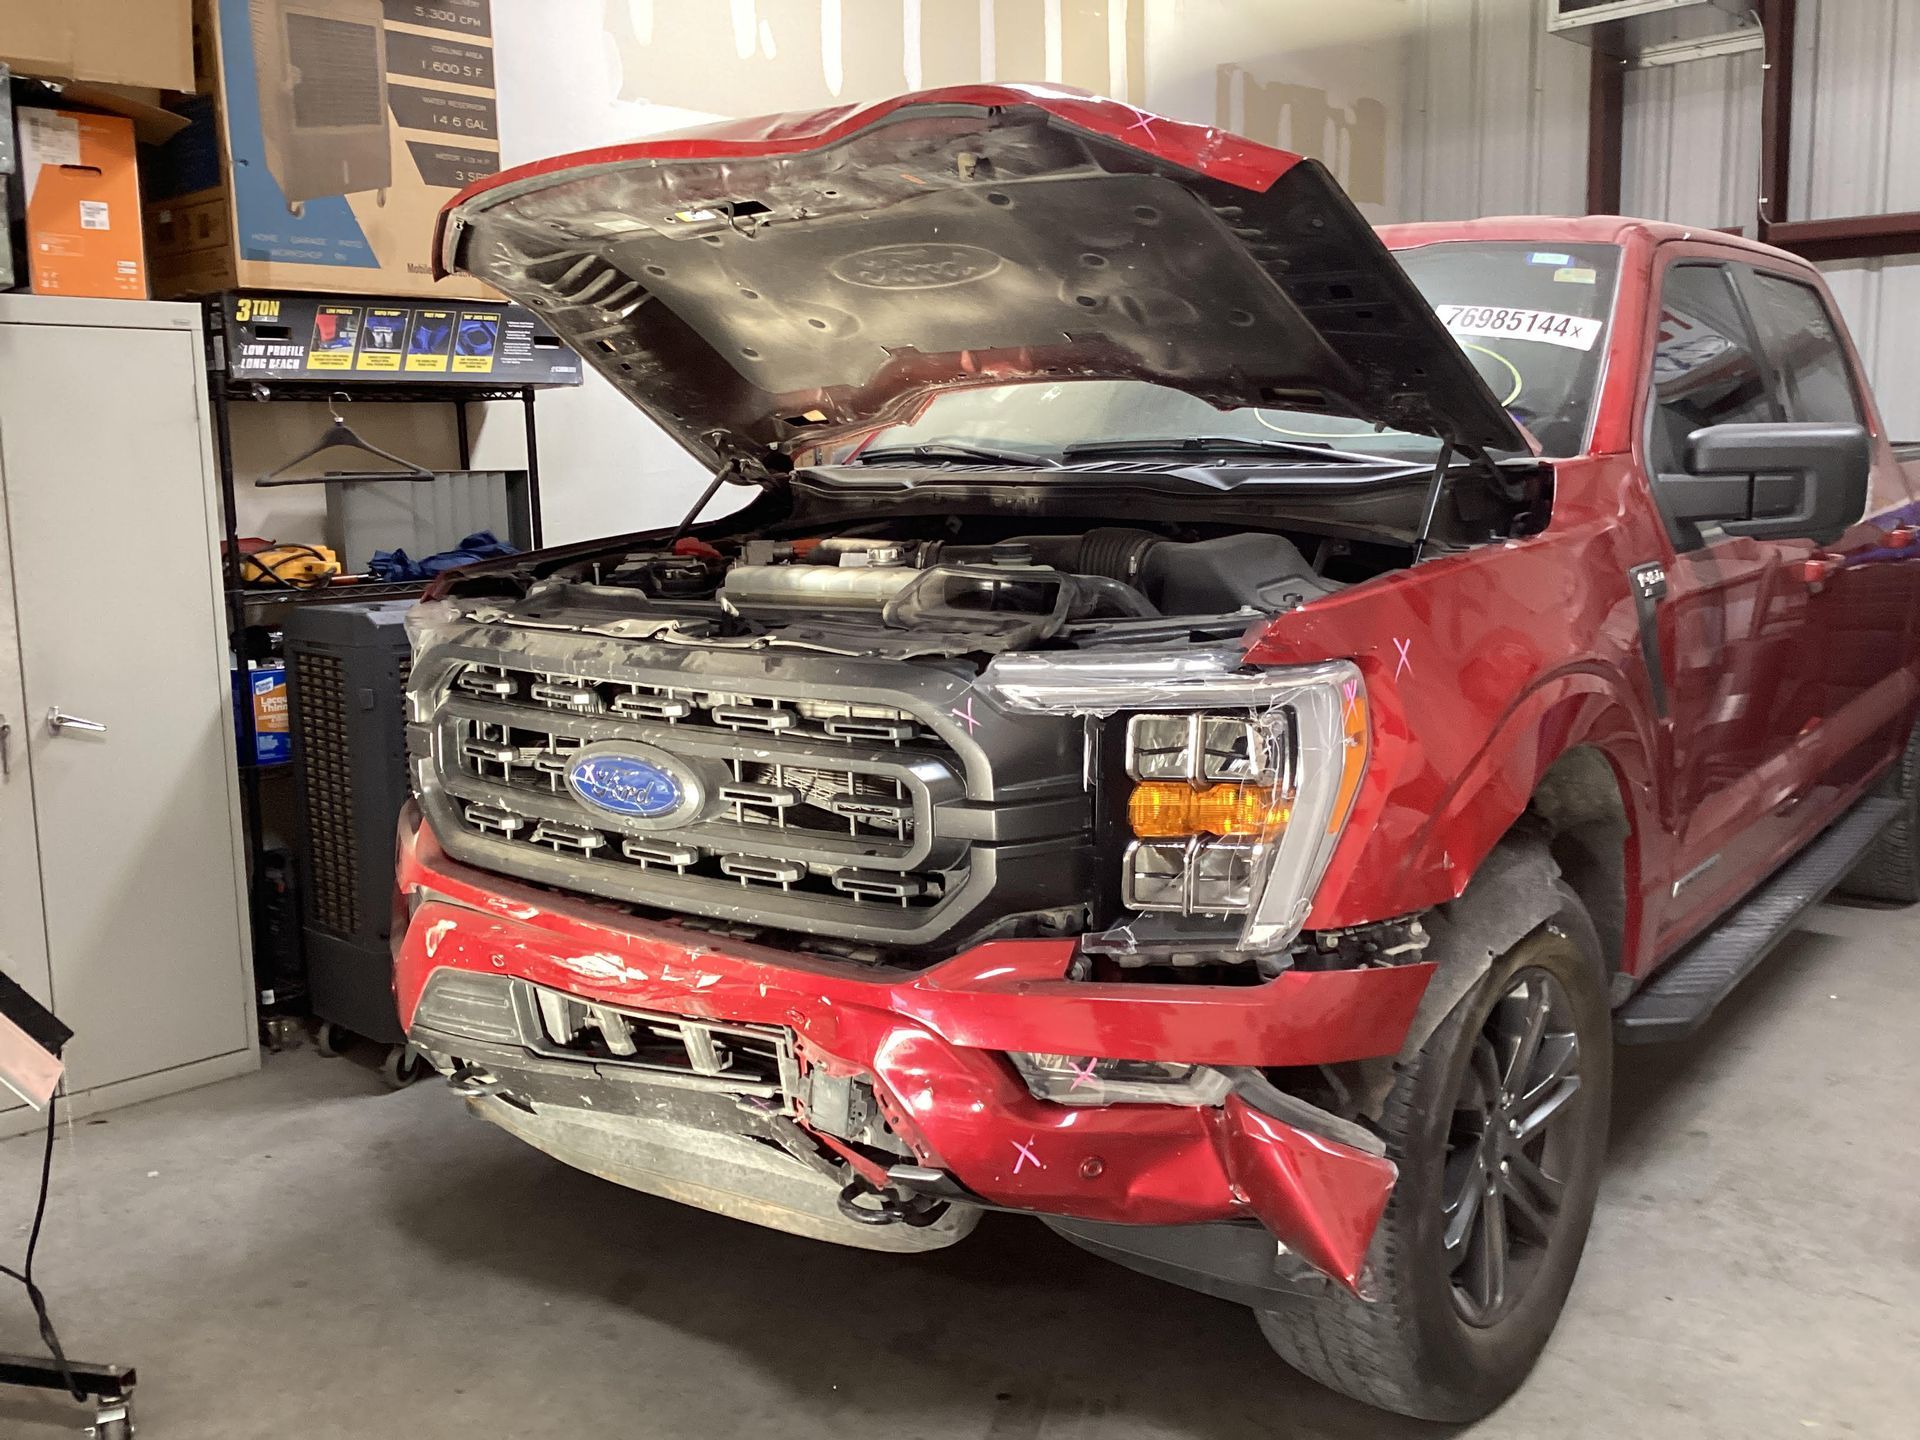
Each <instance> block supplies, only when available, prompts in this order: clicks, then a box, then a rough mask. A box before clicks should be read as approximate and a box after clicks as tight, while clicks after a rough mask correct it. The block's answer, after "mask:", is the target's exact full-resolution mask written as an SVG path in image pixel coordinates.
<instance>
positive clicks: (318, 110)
mask: <svg viewBox="0 0 1920 1440" xmlns="http://www.w3.org/2000/svg"><path fill="white" fill-rule="evenodd" d="M286 20H287V59H288V61H289V63H290V64H291V65H292V67H293V69H294V72H295V74H296V75H297V76H298V77H299V78H298V79H296V80H295V81H294V84H293V123H294V124H296V125H298V126H300V127H301V128H303V129H308V128H332V127H340V126H356V125H381V124H384V123H385V121H386V117H385V115H383V114H382V113H381V109H380V105H381V94H380V87H381V81H382V79H383V78H384V77H382V75H381V73H380V36H379V32H378V31H377V30H376V29H375V28H374V27H373V26H371V25H356V24H354V23H353V22H352V21H349V20H330V19H328V18H326V17H325V16H320V15H303V14H300V13H299V12H297V11H296V12H294V13H293V14H290V15H288V16H287V17H286Z"/></svg>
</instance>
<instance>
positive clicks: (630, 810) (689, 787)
mask: <svg viewBox="0 0 1920 1440" xmlns="http://www.w3.org/2000/svg"><path fill="white" fill-rule="evenodd" d="M566 773H567V788H568V789H569V790H571V791H573V793H574V794H575V795H577V796H579V797H580V799H581V800H582V801H584V802H585V803H586V804H588V805H591V806H593V807H594V808H595V809H596V810H604V811H606V812H607V813H608V814H609V815H619V816H623V817H625V818H627V819H629V820H666V819H669V818H677V817H681V816H685V815H689V814H690V812H692V811H693V810H695V809H697V808H698V806H699V804H700V784H699V781H698V779H697V778H696V777H694V776H693V775H691V774H689V773H687V772H686V771H685V770H684V769H682V768H681V767H680V766H678V765H676V764H675V763H674V761H673V759H672V757H671V756H669V755H667V754H666V753H665V752H664V751H660V750H655V749H654V748H653V747H652V746H650V745H649V746H639V745H633V746H618V747H601V746H591V747H588V748H587V749H584V750H582V751H580V753H579V754H577V755H575V756H574V757H573V759H572V760H570V761H568V762H567V772H566Z"/></svg>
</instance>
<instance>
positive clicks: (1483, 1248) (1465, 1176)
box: [1441, 969, 1586, 1327]
mask: <svg viewBox="0 0 1920 1440" xmlns="http://www.w3.org/2000/svg"><path fill="white" fill-rule="evenodd" d="M1580 1104H1581V1100H1580V1039H1579V1036H1578V1034H1577V1033H1576V1031H1575V1028H1574V1015H1573V1003H1572V1000H1571V998H1570V997H1569V996H1568V994H1567V991H1566V988H1565V986H1564V985H1562V984H1561V982H1560V981H1559V980H1557V979H1555V978H1554V977H1553V976H1552V975H1549V974H1548V973H1547V972H1546V971H1544V970H1539V969H1525V970H1521V971H1519V972H1517V973H1516V974H1515V975H1514V976H1513V977H1512V978H1511V979H1510V980H1509V981H1508V982H1507V988H1506V990H1505V992H1504V993H1503V994H1502V995H1501V996H1500V998H1499V999H1498V1000H1497V1001H1495V1002H1494V1005H1493V1008H1492V1009H1491V1010H1490V1011H1489V1012H1488V1014H1487V1018H1486V1020H1485V1021H1484V1022H1483V1023H1482V1025H1481V1027H1480V1033H1479V1034H1478V1035H1477V1036H1475V1038H1474V1043H1473V1052H1472V1055H1471V1057H1470V1058H1469V1060H1468V1063H1467V1067H1466V1070H1465V1072H1464V1074H1463V1075H1462V1076H1461V1079H1460V1086H1459V1090H1458V1092H1457V1093H1456V1094H1455V1096H1454V1101H1453V1115H1452V1122H1451V1125H1450V1128H1449V1131H1448V1136H1447V1159H1446V1168H1445V1180H1444V1183H1443V1186H1442V1202H1441V1216H1442V1220H1443V1230H1442V1246H1443V1248H1444V1251H1445V1255H1446V1264H1447V1269H1448V1274H1449V1277H1450V1280H1451V1285H1452V1291H1453V1303H1454V1308H1455V1309H1456V1311H1457V1312H1458V1313H1459V1315H1460V1317H1461V1318H1462V1319H1463V1320H1465V1321H1466V1322H1467V1323H1468V1324H1469V1325H1474V1326H1480V1327H1484V1326H1489V1325H1492V1324H1494V1323H1495V1322H1497V1321H1498V1320H1500V1319H1501V1318H1502V1317H1503V1316H1505V1315H1506V1314H1508V1313H1509V1312H1510V1311H1511V1310H1512V1309H1513V1307H1514V1306H1515V1305H1516V1304H1517V1303H1519V1300H1520V1298H1521V1296H1522V1295H1524V1294H1525V1292H1526V1288H1527V1285H1528V1283H1529V1282H1530V1281H1531V1280H1532V1278H1533V1277H1534V1275H1536V1274H1537V1273H1538V1272H1539V1270H1540V1268H1541V1266H1542V1264H1543V1262H1544V1261H1545V1259H1546V1256H1547V1252H1548V1250H1549V1249H1550V1247H1551V1246H1552V1245H1553V1244H1554V1241H1555V1237H1556V1231H1557V1229H1558V1227H1557V1226H1556V1224H1555V1221H1556V1220H1557V1218H1558V1216H1559V1214H1560V1209H1561V1205H1562V1202H1563V1199H1564V1196H1565V1191H1566V1181H1567V1178H1568V1176H1570V1175H1571V1174H1572V1173H1573V1169H1574V1166H1575V1164H1576V1163H1577V1162H1578V1159H1579V1153H1578V1152H1579V1150H1580V1148H1581V1147H1582V1146H1583V1145H1584V1144H1585V1143H1586V1141H1585V1140H1584V1138H1583V1135H1584V1130H1585V1128H1586V1127H1583V1126H1581V1125H1579V1124H1578V1123H1575V1121H1574V1117H1575V1115H1576V1114H1577V1112H1578V1110H1579V1108H1580Z"/></svg>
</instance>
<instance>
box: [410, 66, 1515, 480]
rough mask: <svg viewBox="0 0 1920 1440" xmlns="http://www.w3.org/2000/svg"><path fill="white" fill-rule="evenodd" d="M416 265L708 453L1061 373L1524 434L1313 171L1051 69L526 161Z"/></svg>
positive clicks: (1468, 443) (857, 423)
mask: <svg viewBox="0 0 1920 1440" xmlns="http://www.w3.org/2000/svg"><path fill="white" fill-rule="evenodd" d="M434 253H435V256H436V265H437V267H438V269H439V272H440V273H447V272H449V271H459V272H463V273H466V274H469V275H473V276H476V277H478V278H480V279H482V280H485V281H487V282H488V283H490V284H492V285H494V286H495V287H497V288H498V289H500V290H502V291H505V292H506V293H507V294H508V295H511V296H512V297H513V298H514V299H516V300H519V301H521V302H522V303H524V304H526V305H528V306H530V307H532V308H533V309H534V310H536V311H537V312H539V314H540V315H541V316H542V317H543V318H545V319H546V320H547V321H548V322H549V323H550V324H551V325H552V326H553V328H554V329H555V330H556V331H557V332H558V333H559V334H560V336H561V337H562V338H563V339H565V340H566V341H567V342H568V343H569V344H571V345H573V346H574V347H575V348H576V349H578V350H579V351H580V353H581V354H582V355H584V356H585V357H586V358H587V359H588V360H589V361H590V362H592V363H593V365H594V366H595V367H596V368H598V369H599V370H600V371H601V373H603V374H604V375H606V376H607V378H608V379H609V380H611V381H612V382H613V383H614V384H615V385H616V386H618V387H619V388H620V390H621V391H623V392H624V393H625V394H626V395H627V396H628V397H629V398H630V399H632V400H633V401H634V402H635V403H636V404H637V405H639V406H640V407H641V408H642V409H643V410H645V411H646V412H647V413H648V414H649V415H651V416H652V417H653V418H654V419H655V420H657V421H659V422H660V424H662V425H663V426H665V427H666V428H667V429H668V430H670V431H672V432H673V433H674V434H675V435H676V436H677V437H678V438H679V439H680V440H681V442H682V443H683V444H685V445H686V446H687V447H688V448H689V449H691V450H693V451H694V452H695V453H697V454H700V455H702V456H703V457H704V458H706V459H708V460H709V462H710V463H711V462H716V461H718V460H720V459H722V458H725V457H726V456H727V455H728V454H739V453H743V452H744V453H746V454H748V455H755V454H762V453H765V452H766V451H770V450H779V449H784V448H789V447H792V446H797V445H811V444H817V443H819V442H821V441H823V440H826V439H829V438H832V437H834V436H836V435H846V434H849V433H853V432H858V431H862V430H868V429H871V428H873V427H874V426H876V425H879V424H886V423H890V422H892V421H895V420H899V419H903V418H906V417H907V416H909V415H911V414H912V413H913V412H914V410H915V409H916V407H917V406H918V405H920V404H921V403H922V402H923V401H924V400H925V399H926V398H928V397H929V396H930V395H932V394H933V393H935V392H937V391H939V390H942V389H945V388H950V387H954V386H960V385H980V384H1001V383H1008V382H1016V381H1023V380H1039V379H1049V380H1059V379H1066V378H1080V379H1134V380H1146V381H1152V382H1154V383H1156V384H1161V385H1169V386H1174V387H1177V388H1179V389H1181V390H1185V391H1188V392H1190V393H1191V394H1193V395H1196V396H1198V397H1200V398H1201V399H1203V400H1206V401H1208V402H1209V403H1211V404H1214V405H1217V406H1220V407H1222V408H1232V407H1238V406H1274V407H1282V408H1291V409H1321V410H1325V411H1328V412H1333V413H1339V414H1344V415H1353V416H1358V417H1360V418H1362V419H1366V420H1373V421H1378V422H1381V423H1383V424H1386V425H1391V426H1395V427H1397V428H1399V429H1403V430H1413V431H1419V432H1423V433H1428V434H1433V435H1439V436H1443V437H1445V438H1447V439H1450V440H1452V441H1454V442H1455V443H1456V445H1458V446H1461V447H1462V448H1466V449H1480V448H1485V449H1505V450H1525V449H1526V448H1527V446H1526V442H1525V441H1524V440H1523V439H1522V438H1521V436H1520V433H1519V431H1518V430H1517V428H1516V427H1515V425H1514V423H1513V421H1512V420H1511V419H1510V418H1509V417H1508V416H1507V414H1506V412H1505V411H1504V410H1502V409H1501V407H1500V405H1499V403H1498V402H1497V401H1496V400H1495V399H1494V397H1493V395H1492V394H1491V393H1490V392H1489V391H1488V390H1487V387H1486V386H1485V384H1484V383H1483V382H1482V381H1481V379H1480V377H1479V376H1478V374H1477V373H1476V372H1475V371H1474V369H1473V366H1472V365H1471V364H1470V363H1469V362H1468V360H1467V358H1466V357H1465V355H1463V354H1462V353H1461V351H1460V348H1459V346H1458V345H1457V344H1456V343H1455V341H1454V340H1453V338H1452V337H1451V336H1450V335H1448V333H1447V331H1446V330H1445V328H1444V327H1443V326H1442V325H1441V323H1440V321H1439V320H1438V319H1437V318H1436V317H1435V316H1434V314H1433V311H1432V310H1431V309H1430V308H1429V307H1428V306H1427V303H1426V302H1425V301H1424V300H1423V299H1422V298H1421V296H1420V294H1419V292H1418V291H1417V290H1416V289H1415V288H1414V286H1413V284H1412V282H1411V281H1409V280H1408V279H1407V277H1406V275H1405V274H1404V273H1403V272H1402V271H1401V269H1400V267H1399V265H1398V264H1397V263H1395V261H1394V259H1393V257H1392V255H1391V254H1390V253H1389V252H1388V251H1387V249H1386V247H1385V246H1384V245H1382V244H1381V242H1380V240H1379V237H1378V236H1376V235H1375V234H1374V233H1373V230H1372V228H1371V227H1370V226H1369V225H1368V224H1367V222H1366V221H1365V220H1364V219H1363V218H1362V217H1361V215H1360V213H1359V212H1358V211H1357V210H1356V209H1355V208H1354V207H1353V205H1352V203H1351V202H1349V201H1348V199H1347V197H1346V196H1345V195H1344V194H1343V193H1342V192H1341V190H1340V187H1339V186H1338V185H1337V184H1335V182H1334V180H1333V178H1332V177H1331V176H1330V175H1329V174H1328V173H1327V171H1326V170H1325V169H1324V168H1323V167H1322V166H1320V165H1319V164H1317V163H1316V162H1314V161H1312V160H1306V159H1302V158H1301V157H1300V156H1298V155H1292V154H1289V153H1288V152H1286V151H1284V150H1275V149H1271V148H1269V147H1267V146H1264V145H1257V144H1255V143H1253V142H1252V141H1249V140H1245V139H1242V138H1240V137H1239V136H1236V135H1231V134H1227V133H1225V132H1223V131H1219V130H1213V129H1208V128H1205V127H1202V126H1197V125H1188V124H1183V123H1181V122H1179V121H1174V120H1167V119H1163V118H1161V117H1158V116H1154V115H1149V114H1146V113H1144V112H1142V111H1139V110H1135V109H1133V108H1132V107H1131V106H1127V105H1122V104H1120V103H1118V102H1116V101H1112V100H1104V99H1100V98H1097V97H1094V96H1090V95H1086V94H1083V93H1082V92H1079V91H1075V90H1069V89H1064V88H1061V87H1054V86H1047V87H1041V86H1012V85H978V86H965V87H956V88H952V89H946V90H934V91H928V92H924V93H921V94H917V95H908V96H903V97H900V98H898V99H894V100H888V101H884V102H881V103H879V104H875V105H866V106H847V107H842V108H840V109H836V110H824V111H820V112H817V113H814V114H804V115H781V116H771V117H766V118H762V119H758V120H744V121H739V122H729V123H726V124H723V125H716V126H711V127H707V128H705V129H701V130H695V131H687V132H683V133H681V134H678V135H674V136H667V137H660V138H655V139H651V140H647V141H644V142H641V143H638V144H633V145H625V146H619V147H616V148H612V149H605V150H593V151H588V152H585V153H583V154H579V155H571V156H566V157H562V158H559V159H553V160H544V161H539V162H537V163H535V164H531V165H524V166H521V167H520V168H518V169H515V170H508V171H505V172H503V173H501V174H499V175H495V176H491V177H489V178H488V179H486V180H484V181H482V182H481V183H479V184H477V185H475V186H473V187H471V188H470V189H468V190H467V191H465V192H464V193H462V194H461V195H459V196H458V197H457V198H455V199H454V201H453V202H452V203H451V204H449V205H448V206H447V208H446V210H445V211H444V212H443V214H442V215H441V219H440V230H439V233H438V235H437V237H436V242H435V250H434ZM1090 438H1096V437H1090Z"/></svg>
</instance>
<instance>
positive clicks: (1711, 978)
mask: <svg viewBox="0 0 1920 1440" xmlns="http://www.w3.org/2000/svg"><path fill="white" fill-rule="evenodd" d="M1900 806H1901V802H1900V801H1898V800H1895V799H1893V798H1891V797H1888V798H1879V797H1875V798H1872V799H1867V800H1862V801H1861V802H1860V803H1859V804H1858V805H1855V806H1854V807H1853V808H1852V809H1851V810H1849V811H1847V813H1846V814H1844V815H1842V816H1841V817H1840V818H1839V819H1838V820H1836V821H1835V822H1834V823H1833V824H1832V825H1830V826H1828V827H1827V829H1826V831H1825V833H1824V834H1822V835H1821V836H1820V838H1819V839H1818V840H1815V841H1814V842H1813V844H1811V845H1809V846H1808V847H1807V848H1806V849H1804V850H1802V851H1801V852H1800V853H1799V854H1798V855H1796V856H1794V857H1793V859H1791V860H1789V861H1788V862H1787V863H1786V864H1785V865H1783V866H1781V867H1780V868H1779V869H1778V870H1776V871H1774V872H1773V874H1772V875H1771V876H1770V877H1769V878H1768V879H1767V880H1766V882H1765V883H1764V884H1762V885H1761V886H1760V888H1759V889H1758V890H1755V891H1754V892H1753V893H1752V894H1751V895H1749V896H1748V897H1747V898H1746V899H1745V900H1744V901H1742V902H1741V903H1740V905H1739V906H1738V907H1736V908H1735V909H1733V910H1731V911H1729V912H1728V913H1727V914H1726V915H1725V916H1724V917H1723V918H1722V919H1721V920H1720V923H1719V924H1717V925H1716V926H1714V928H1713V929H1711V930H1709V931H1708V932H1707V933H1706V934H1705V935H1703V936H1701V937H1700V938H1699V939H1698V940H1696V941H1694V942H1693V944H1691V945H1690V946H1688V947H1687V948H1686V949H1685V950H1682V951H1681V952H1680V953H1679V955H1677V956H1675V957H1674V959H1673V960H1671V961H1669V962H1668V963H1667V964H1666V965H1663V966H1662V967H1661V968H1660V970H1659V972H1658V973H1657V974H1655V975H1654V977H1653V978H1652V979H1651V980H1649V981H1648V982H1647V983H1646V984H1645V985H1643V986H1641V987H1640V989H1639V990H1638V991H1637V992H1635V994H1634V996H1633V998H1632V999H1630V1000H1628V1001H1627V1003H1626V1004H1624V1005H1622V1006H1621V1007H1620V1008H1619V1009H1618V1010H1617V1011H1615V1012H1614V1021H1613V1036H1614V1040H1615V1041H1616V1042H1617V1043H1618V1044H1621V1045H1647V1044H1651V1043H1653V1042H1655V1041H1659V1040H1678V1039H1680V1038H1681V1037H1682V1036H1684V1035H1690V1034H1692V1033H1693V1032H1694V1031H1695V1030H1697V1029H1699V1027H1700V1026H1701V1025H1702V1024H1703V1023H1705V1021H1706V1018H1707V1016H1709V1015H1711V1014H1712V1013H1713V1007H1714V1006H1716V1005H1718V1004H1719V1003H1720V1002H1721V1001H1722V1000H1724V999H1726V998H1727V996H1728V994H1730V993H1731V992H1732V990H1733V987H1734V986H1736V985H1738V984H1739V983H1740V982H1741V981H1742V980H1744V979H1746V978H1747V976H1749V975H1751V974H1752V973H1753V972H1754V970H1755V968H1756V967H1757V966H1758V965H1759V964H1760V962H1761V961H1762V960H1764V959H1766V958H1767V955H1768V954H1769V953H1770V952H1771V951H1772V949H1773V947H1774V946H1775V945H1778V944H1779V943H1780V941H1781V939H1782V938H1784V937H1785V936H1786V935H1787V933H1788V932H1789V931H1791V930H1792V929H1793V928H1794V926H1796V925H1797V924H1799V922H1800V917H1801V916H1802V915H1804V914H1805V913H1806V912H1807V911H1808V910H1809V909H1811V908H1812V907H1813V906H1815V905H1817V904H1819V903H1820V902H1821V901H1822V900H1824V899H1826V897H1827V895H1828V894H1829V893H1830V892H1831V891H1832V890H1833V888H1834V887H1835V886H1837V885H1838V884H1839V883H1840V882H1841V881H1842V880H1844V879H1845V878H1846V876H1847V872H1848V871H1850V870H1852V869H1853V867H1854V866H1855V865H1856V864H1858V863H1859V861H1860V857H1861V856H1862V855H1865V854H1866V853H1867V851H1868V850H1869V849H1871V848H1872V847H1873V846H1874V845H1875V844H1876V843H1878V841H1879V839H1880V837H1881V836H1882V835H1884V834H1885V833H1886V831H1887V827H1888V826H1890V825H1891V824H1893V822H1894V821H1895V820H1896V819H1898V818H1899V816H1900Z"/></svg>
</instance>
